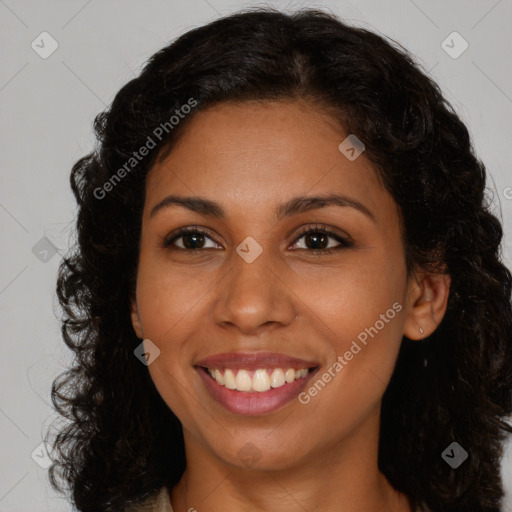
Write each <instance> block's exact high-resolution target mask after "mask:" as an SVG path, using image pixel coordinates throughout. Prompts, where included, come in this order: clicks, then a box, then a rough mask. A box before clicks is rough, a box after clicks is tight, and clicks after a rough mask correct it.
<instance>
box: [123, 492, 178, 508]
mask: <svg viewBox="0 0 512 512" xmlns="http://www.w3.org/2000/svg"><path fill="white" fill-rule="evenodd" d="M125 512H173V510H172V506H171V497H170V495H169V491H168V490H167V487H162V489H160V491H159V492H158V493H157V494H155V495H154V496H153V497H152V498H150V499H149V500H146V501H145V502H144V503H141V504H139V505H130V506H129V507H127V508H126V509H125Z"/></svg>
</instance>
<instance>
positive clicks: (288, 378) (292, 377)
mask: <svg viewBox="0 0 512 512" xmlns="http://www.w3.org/2000/svg"><path fill="white" fill-rule="evenodd" d="M284 378H285V379H286V382H293V381H294V380H295V370H294V369H293V368H288V370H286V373H285V374H284Z"/></svg>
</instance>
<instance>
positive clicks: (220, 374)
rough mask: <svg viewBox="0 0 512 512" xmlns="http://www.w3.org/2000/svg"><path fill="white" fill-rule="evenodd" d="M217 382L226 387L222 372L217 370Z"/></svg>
mask: <svg viewBox="0 0 512 512" xmlns="http://www.w3.org/2000/svg"><path fill="white" fill-rule="evenodd" d="M215 380H216V381H217V383H218V384H220V385H221V386H223V385H224V377H223V376H222V373H220V370H217V369H216V370H215Z"/></svg>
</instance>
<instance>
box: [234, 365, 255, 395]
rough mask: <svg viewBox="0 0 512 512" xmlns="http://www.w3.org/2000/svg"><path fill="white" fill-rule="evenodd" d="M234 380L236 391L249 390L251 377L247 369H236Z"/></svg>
mask: <svg viewBox="0 0 512 512" xmlns="http://www.w3.org/2000/svg"><path fill="white" fill-rule="evenodd" d="M235 382H236V389H238V391H250V389H251V388H252V379H251V376H250V375H249V372H248V371H247V370H238V373H237V374H236V379H235Z"/></svg>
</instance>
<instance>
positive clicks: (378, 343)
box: [132, 100, 449, 512]
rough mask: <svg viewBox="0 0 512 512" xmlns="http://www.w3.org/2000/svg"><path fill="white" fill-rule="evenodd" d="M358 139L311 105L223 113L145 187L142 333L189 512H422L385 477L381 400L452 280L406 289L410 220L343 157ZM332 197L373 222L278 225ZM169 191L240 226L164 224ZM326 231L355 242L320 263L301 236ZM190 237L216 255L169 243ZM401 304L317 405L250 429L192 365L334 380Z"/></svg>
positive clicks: (195, 125) (353, 217)
mask: <svg viewBox="0 0 512 512" xmlns="http://www.w3.org/2000/svg"><path fill="white" fill-rule="evenodd" d="M347 135H348V134H347V133H344V131H343V129H342V128H341V127H340V126H338V125H337V124H336V123H335V122H334V120H333V119H332V118H331V117H329V116H328V115H327V114H326V113H324V112H322V111H321V110H320V109H319V108H317V107H314V106H312V105H311V104H308V103H305V102H304V101H302V100H301V101H292V100H290V101H275V102H267V103H265V104H263V103H261V102H247V103H243V104H235V103H224V104H219V105H216V106H214V107H211V108H209V109H206V110H202V111H199V112H198V113H197V114H196V115H195V116H194V118H193V119H191V120H190V124H189V125H188V126H187V128H186V130H185V131H184V133H183V136H182V137H181V138H180V139H179V141H178V143H177V144H176V146H175V147H174V148H173V150H172V151H171V152H170V154H168V155H167V156H165V158H164V159H163V160H162V161H160V162H158V161H157V163H156V164H155V165H154V167H153V168H152V170H151V171H150V173H149V175H148V180H147V185H146V200H145V206H144V211H143V219H142V235H141V248H140V260H139V267H138V277H137V293H136V301H133V304H132V323H133V326H134V329H135V332H136V333H137V335H138V336H139V337H140V338H141V339H144V338H148V339H150V340H152V342H153V343H154V344H155V345H156V346H158V348H159V349H160V351H161V352H160V355H159V357H157V358H156V359H155V360H154V362H153V363H152V364H150V365H149V367H148V369H149V371H150V374H151V377H152V379H153V381H154V383H155V385H156V387H157V389H158V391H159V393H160V394H161V396H162V397H163V399H164V400H165V402H166V403H167V404H168V406H169V407H170V408H171V409H172V410H173V411H174V413H175V414H176V415H177V417H178V418H179V419H180V421H181V423H182V425H183V431H184V441H185V448H186V455H187V469H186V471H185V473H184V475H183V477H182V479H181V481H180V482H179V484H177V485H176V486H175V487H174V488H173V490H172V495H171V500H172V505H173V507H174V510H175V512H182V511H183V512H184V511H188V510H189V509H190V508H192V507H194V508H195V509H197V510H198V511H200V512H212V511H218V510H238V511H240V512H245V511H252V512H254V511H268V510H273V511H276V512H279V511H287V512H290V511H301V512H303V511H305V510H306V511H315V512H323V511H337V512H340V511H342V512H343V511H365V512H370V511H381V510H389V511H397V512H398V511H400V512H402V511H409V510H410V505H409V502H408V499H407V497H406V496H405V495H403V494H400V493H398V492H397V491H395V490H394V489H393V488H392V487H391V485H390V484H389V483H388V481H387V480H386V478H385V477H384V475H382V474H381V473H380V471H379V469H378V467H377V452H378V445H379V422H380V408H381V400H382V396H383V394H384V391H385V389H386V387H387V384H388V382H389V380H390V378H391V375H392V372H393V369H394V366H395V362H396V358H397V355H398V351H399V348H400V344H401V341H402V336H403V335H406V336H407V337H409V338H410V339H413V340H416V339H418V340H419V339H422V338H423V337H426V336H428V335H429V334H431V333H432V332H433V331H434V330H435V329H436V327H437V326H438V325H439V323H440V322H441V320H442V317H443V315H444V313H445V309H446V302H447V298H448V293H449V278H448V277H447V276H436V275H430V274H425V273H419V272H417V273H414V274H413V275H410V276H408V275H407V272H406V266H405V256H404V247H403V242H402V240H401V235H400V221H399V211H398V207H397V205H396V203H395V202H394V200H393V198H392V197H391V196H390V194H389V193H388V192H387V191H386V190H385V188H384V187H383V186H382V184H381V183H380V181H379V180H378V178H377V175H376V173H375V171H374V169H373V168H372V166H371V164H370V162H369V161H368V160H367V159H366V158H365V156H364V153H363V154H362V155H361V156H359V157H358V158H357V159H356V160H354V161H349V160H348V159H347V158H346V157H345V156H344V155H343V154H342V153H341V152H340V151H339V150H338V145H339V144H340V142H341V141H343V140H344V139H345V137H346V136H347ZM333 192H335V193H338V194H343V195H344V196H347V197H349V198H351V199H353V200H357V201H359V202H360V203H362V204H363V205H364V206H365V207H366V208H367V209H368V210H369V211H370V212H371V214H372V216H373V219H372V218H370V216H368V215H366V214H364V213H363V212H361V211H360V210H358V209H356V208H353V207H351V206H335V205H334V206H328V207H324V208H317V209H314V210H310V211H306V212H301V213H297V214H294V215H291V216H289V217H285V218H282V219H280V220H279V219H277V217H276V216H275V212H274V210H275V208H276V207H277V206H278V205H280V204H281V203H283V202H285V201H287V200H289V199H291V198H292V197H295V196H304V195H306V196H311V195H315V196H316V195H328V194H331V193H333ZM170 194H179V195H184V196H196V197H203V198H207V199H209V200H212V201H215V202H217V203H219V205H221V206H222V208H223V209H224V210H225V217H224V218H221V219H220V218H214V217H211V216H208V215H204V214H201V213H197V212H193V211H190V210H188V209H186V208H184V207H182V206H178V205H171V206H168V207H165V208H161V209H160V210H159V211H158V212H157V213H155V214H154V215H153V216H151V215H150V212H151V210H152V209H153V208H154V207H155V205H157V204H158V203H160V202H161V201H162V200H163V199H164V198H165V197H167V196H168V195H170ZM315 224H321V225H325V227H326V228H327V229H328V230H330V231H333V232H335V233H336V234H339V235H341V236H346V234H348V235H349V236H350V237H351V239H352V240H353V243H354V245H353V246H352V247H348V248H347V247H342V248H341V250H339V251H333V252H332V253H323V254H319V253H318V249H316V248H315V247H317V246H315V245H312V244H311V242H310V243H309V245H307V240H306V239H307V238H308V237H307V236H306V237H305V236H301V237H300V238H299V230H300V229H301V228H302V227H307V226H311V225H312V226H315ZM185 226H200V227H201V228H202V229H204V230H205V231H206V232H207V237H206V238H205V239H204V240H205V241H204V245H203V247H205V248H203V249H201V250H198V249H180V247H183V244H184V243H185V240H184V239H183V238H180V239H178V240H177V241H176V242H175V248H174V249H173V248H172V246H171V247H168V248H164V247H163V246H162V245H163V240H165V238H166V237H168V235H169V234H171V233H172V232H173V231H176V230H177V229H178V228H181V227H185ZM248 236H250V237H252V238H253V239H254V240H256V241H257V243H258V244H259V245H260V246H261V248H262V249H263V252H262V253H261V254H260V256H259V257H258V258H257V259H256V260H255V261H254V262H252V263H250V264H249V263H247V262H246V261H244V259H242V258H241V257H240V256H239V255H238V253H237V252H236V248H237V246H239V245H240V244H241V242H242V241H244V240H245V238H246V237H248ZM208 237H210V238H211V239H210V238H208ZM327 240H328V243H329V246H328V247H339V246H340V244H339V242H338V241H337V240H336V239H334V238H328V239H327ZM188 241H189V242H190V239H188ZM326 243H327V242H326ZM176 244H177V246H176ZM313 244H314V242H313ZM199 245H200V246H201V244H199ZM311 247H313V248H311ZM321 247H325V245H324V246H321ZM396 302H398V303H399V304H400V305H402V306H403V307H402V310H401V311H400V312H399V313H398V314H397V315H396V316H395V317H394V318H393V319H392V320H390V321H389V322H388V323H386V324H385V327H384V328H383V329H381V330H380V331H379V333H378V335H376V336H375V337H374V338H373V339H370V341H369V342H368V344H367V346H365V347H364V348H363V349H362V350H361V351H360V352H359V353H358V354H357V355H356V356H354V358H353V359H352V360H351V361H350V362H348V364H347V365H346V366H345V367H344V368H343V370H342V371H341V372H339V373H337V374H336V377H335V378H333V379H332V380H331V382H329V383H328V385H326V386H325V388H324V389H322V391H321V392H319V393H318V395H317V396H315V397H313V398H312V399H311V401H310V402H309V403H308V404H305V405H304V404H301V403H299V401H298V400H292V401H291V402H289V403H288V404H286V405H285V406H284V407H282V408H281V409H279V410H276V411H274V412H271V413H268V414H265V415H261V416H257V417H255V416H250V417H247V416H240V415H235V414H233V413H230V412H228V411H227V410H226V409H224V408H223V407H222V406H221V405H219V404H218V403H216V402H215V401H214V400H213V399H212V398H211V397H210V395H209V393H208V392H207V390H206V389H205V387H204V385H203V383H202V381H201V379H200V377H199V375H198V374H197V372H196V370H195V369H194V367H193V365H194V363H195V362H196V361H198V360H199V359H202V358H204V357H207V356H209V355H212V354H216V353H219V352H237V351H256V352H258V351H273V352H281V353H285V354H288V355H291V356H295V357H299V358H303V359H306V360H311V361H318V362H319V363H320V366H321V368H320V372H319V375H320V376H321V375H322V373H324V372H325V371H326V370H327V369H328V368H329V367H330V366H332V364H333V363H334V362H335V360H336V358H337V356H339V355H341V356H343V354H344V353H345V352H346V351H347V350H349V348H350V346H351V344H352V342H353V340H355V339H357V336H358V334H359V333H361V332H362V331H364V329H365V328H367V327H370V326H374V325H375V322H376V321H377V320H379V318H380V315H381V314H383V313H385V312H386V311H387V310H388V309H389V308H391V307H392V305H393V304H394V303H396ZM420 328H421V329H422V330H423V334H421V332H420ZM248 442H250V443H252V444H253V445H254V447H255V449H256V451H257V453H258V456H259V458H258V459H257V460H255V461H254V462H253V464H252V465H251V466H250V467H247V466H246V464H245V463H244V461H243V460H241V457H240V455H239V453H238V452H239V450H241V449H242V448H243V447H244V446H245V445H247V443H248Z"/></svg>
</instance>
